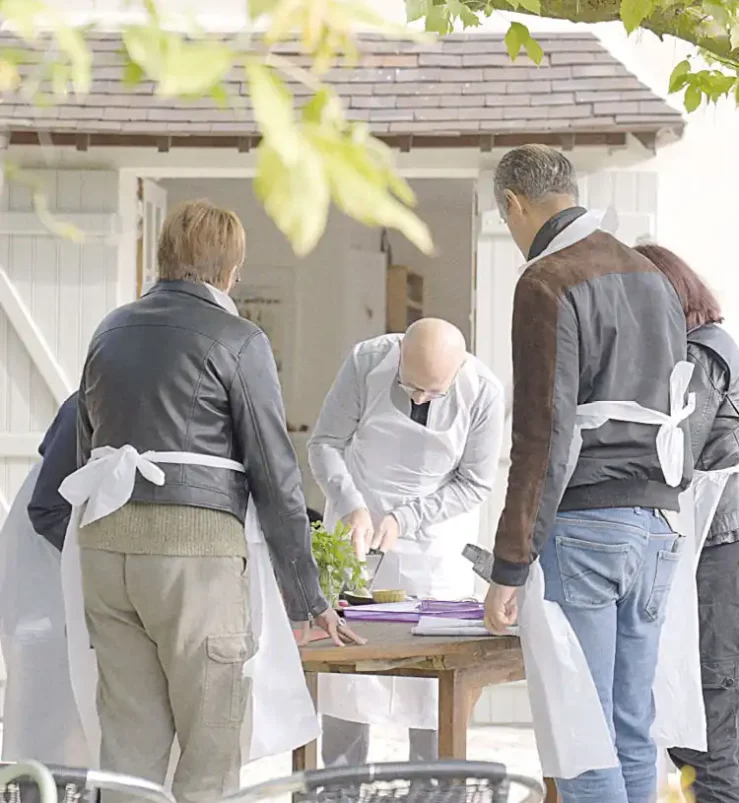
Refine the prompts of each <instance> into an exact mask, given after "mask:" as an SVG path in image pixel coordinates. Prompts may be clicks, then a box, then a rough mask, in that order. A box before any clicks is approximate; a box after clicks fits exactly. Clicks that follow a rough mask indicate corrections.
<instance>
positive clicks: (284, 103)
mask: <svg viewBox="0 0 739 803" xmlns="http://www.w3.org/2000/svg"><path fill="white" fill-rule="evenodd" d="M246 76H247V80H248V83H249V96H250V98H251V103H252V107H253V108H254V117H255V118H256V121H257V123H258V125H259V128H260V129H261V131H262V134H263V135H264V137H265V139H266V140H268V143H269V145H270V147H271V148H273V149H274V150H276V151H277V152H278V153H279V155H280V159H281V160H282V161H283V162H285V163H287V164H293V163H294V162H295V161H296V160H297V159H298V156H299V150H300V142H299V137H298V132H297V129H296V126H295V116H294V111H293V100H292V95H291V94H290V92H289V91H288V89H287V87H286V86H285V84H284V83H283V82H282V81H281V80H280V79H279V77H278V76H277V74H276V73H275V71H274V70H272V69H271V68H269V67H266V66H265V65H264V64H260V63H259V62H255V61H250V62H249V63H248V64H247V66H246Z"/></svg>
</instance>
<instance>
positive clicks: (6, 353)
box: [0, 170, 119, 520]
mask: <svg viewBox="0 0 739 803" xmlns="http://www.w3.org/2000/svg"><path fill="white" fill-rule="evenodd" d="M36 175H37V176H38V178H39V179H40V180H41V182H42V183H43V186H44V195H45V200H46V203H47V205H48V208H49V210H50V212H51V214H52V216H53V217H54V218H55V219H56V220H59V221H62V222H65V223H71V224H72V225H74V226H75V227H76V229H77V230H78V231H79V232H81V233H82V234H83V235H84V240H83V241H82V242H75V241H74V240H71V239H65V238H61V237H59V236H57V235H55V234H54V233H53V232H52V231H51V230H50V229H49V228H47V227H46V226H45V225H44V224H43V223H42V222H41V220H40V219H39V218H38V216H37V215H36V213H35V211H34V204H33V198H32V197H31V193H30V191H29V189H28V188H27V187H25V186H23V185H21V184H19V183H16V182H12V181H8V182H5V187H4V190H3V194H2V196H0V520H1V519H3V518H4V516H5V512H6V511H7V508H8V506H9V505H10V504H11V502H12V499H13V497H14V496H15V493H16V491H17V490H18V488H19V487H20V485H21V483H22V482H23V480H24V479H25V477H26V474H27V473H28V471H29V469H30V468H31V466H32V465H33V463H34V462H35V461H36V460H37V458H38V446H39V444H40V443H41V440H42V438H43V435H44V432H45V431H46V429H47V427H48V426H49V424H50V423H51V420H52V419H53V417H54V415H55V414H56V412H57V410H58V408H59V405H60V404H61V403H62V402H63V401H64V400H65V399H66V398H67V396H68V395H69V394H70V393H71V392H72V390H73V389H74V388H75V387H76V386H77V383H78V381H79V376H80V372H81V367H82V362H83V360H84V357H85V354H86V352H87V346H88V343H89V341H90V337H91V336H92V334H93V332H94V331H95V328H96V327H97V325H98V324H99V322H100V320H101V319H102V318H103V316H104V315H105V314H106V313H107V312H109V311H110V310H111V309H112V308H113V307H114V306H115V304H116V292H117V279H118V276H117V273H118V260H117V242H118V232H119V222H118V216H117V206H118V177H117V174H116V173H115V172H109V171H104V170H42V171H38V172H37V173H36Z"/></svg>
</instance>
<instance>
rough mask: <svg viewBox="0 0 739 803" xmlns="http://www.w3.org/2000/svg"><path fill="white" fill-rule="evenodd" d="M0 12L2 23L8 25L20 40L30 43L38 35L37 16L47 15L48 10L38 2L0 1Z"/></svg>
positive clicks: (25, 0)
mask: <svg viewBox="0 0 739 803" xmlns="http://www.w3.org/2000/svg"><path fill="white" fill-rule="evenodd" d="M0 12H1V13H0V19H2V21H3V22H5V23H10V25H11V26H12V28H13V29H14V30H15V31H17V33H18V35H19V36H20V37H21V39H25V40H26V41H27V42H31V41H33V40H34V39H36V36H37V33H38V30H37V25H36V20H37V18H38V16H39V15H41V14H44V13H45V12H47V13H48V8H47V7H46V6H45V4H44V3H43V2H39V1H38V0H2V3H0Z"/></svg>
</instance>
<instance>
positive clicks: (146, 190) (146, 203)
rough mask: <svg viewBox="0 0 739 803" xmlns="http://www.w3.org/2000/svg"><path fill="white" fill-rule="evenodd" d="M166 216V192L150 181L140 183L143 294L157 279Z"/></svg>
mask: <svg viewBox="0 0 739 803" xmlns="http://www.w3.org/2000/svg"><path fill="white" fill-rule="evenodd" d="M166 216H167V190H165V189H164V187H162V185H161V184H157V183H156V181H151V180H150V179H142V181H141V280H140V293H145V292H146V290H147V289H148V288H149V287H151V285H152V284H154V282H155V281H156V278H157V246H158V244H159V235H160V234H161V231H162V225H163V223H164V218H165V217H166Z"/></svg>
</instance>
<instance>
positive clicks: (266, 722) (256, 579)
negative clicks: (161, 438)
mask: <svg viewBox="0 0 739 803" xmlns="http://www.w3.org/2000/svg"><path fill="white" fill-rule="evenodd" d="M157 463H162V464H163V463H170V464H178V465H180V464H187V465H205V466H212V467H215V468H227V469H231V470H233V471H240V472H243V471H244V468H243V466H242V465H241V464H240V463H237V462H235V461H233V460H227V459H225V458H218V457H210V456H208V455H200V454H194V453H191V452H146V453H144V454H139V453H138V452H137V451H136V450H135V449H134V448H133V447H132V446H123V447H121V448H120V449H112V448H110V447H103V448H102V449H95V450H93V454H92V459H91V461H90V462H89V463H88V464H87V465H86V466H84V467H83V468H81V469H80V470H79V471H77V472H75V473H74V474H72V475H71V476H70V477H68V478H67V479H66V480H65V481H64V482H63V483H62V485H61V487H60V489H59V490H60V493H61V494H62V496H64V498H65V499H67V500H68V501H69V502H70V503H71V504H72V505H73V516H72V520H71V521H70V526H69V529H68V531H67V537H66V540H65V543H64V550H63V554H62V584H63V589H64V605H65V609H66V618H67V634H68V643H69V665H70V673H71V678H72V688H73V689H74V695H75V699H76V701H77V706H78V709H79V712H80V718H81V720H82V724H83V728H84V732H85V736H86V739H87V745H88V748H89V760H88V762H87V764H86V766H96V765H97V761H98V757H99V751H100V726H99V722H98V718H97V712H96V708H95V693H96V689H97V664H96V662H95V655H94V652H93V650H92V649H90V639H89V634H88V632H87V625H86V622H85V616H84V600H83V595H82V574H81V570H80V562H79V545H78V542H77V526H78V520H81V524H82V525H84V524H87V523H89V522H92V521H95V520H96V519H99V518H103V517H104V516H106V515H109V514H110V513H113V512H114V511H115V510H118V509H119V508H121V507H122V506H123V505H125V504H126V502H127V501H128V500H129V499H130V497H131V493H132V491H133V484H134V480H135V476H136V472H137V471H138V472H140V473H141V474H142V475H143V476H144V477H146V478H147V479H148V480H149V481H150V482H153V483H154V484H156V485H162V484H163V482H164V473H163V472H162V471H161V469H160V468H159V467H158V466H157V465H156V464H157ZM83 508H84V512H82V509H83ZM80 513H81V517H80ZM245 532H246V540H247V547H248V562H247V571H248V577H249V600H250V605H251V607H252V627H253V628H254V636H255V639H258V640H259V641H258V645H259V647H258V651H257V653H256V654H255V656H254V657H253V658H252V659H251V660H249V661H248V662H247V663H246V664H245V665H244V674H245V675H248V676H249V677H250V678H251V679H252V689H251V695H250V696H251V699H250V703H249V711H250V715H248V716H246V717H245V721H244V726H243V730H242V751H243V754H244V755H245V756H246V757H248V760H249V761H253V760H255V759H258V758H262V757H264V756H269V755H277V754H279V753H283V752H286V751H289V750H293V749H294V748H296V747H300V746H302V745H304V744H307V743H308V742H310V741H312V740H313V739H315V738H317V736H318V734H319V727H318V719H317V717H316V714H315V709H314V706H313V702H312V700H311V697H310V692H309V691H308V688H307V686H306V683H305V676H304V674H303V670H302V665H301V662H300V655H299V653H298V648H297V644H296V642H295V637H294V635H293V632H292V628H291V627H290V623H289V621H288V618H287V613H286V611H285V606H284V603H283V601H282V597H281V596H280V594H279V590H278V587H277V581H276V579H275V576H274V571H273V569H272V563H271V560H270V557H269V552H268V549H267V545H266V543H265V540H264V536H263V534H262V530H261V527H260V526H259V521H258V518H257V514H256V511H255V510H253V505H251V504H250V505H249V509H248V511H247V518H246V528H245Z"/></svg>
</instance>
